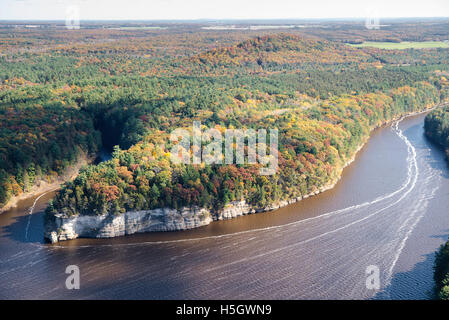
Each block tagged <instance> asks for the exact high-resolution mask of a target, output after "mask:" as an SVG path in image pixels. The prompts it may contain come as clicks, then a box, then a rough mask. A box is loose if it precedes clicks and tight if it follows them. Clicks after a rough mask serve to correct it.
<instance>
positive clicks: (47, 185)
mask: <svg viewBox="0 0 449 320" xmlns="http://www.w3.org/2000/svg"><path fill="white" fill-rule="evenodd" d="M92 161H93V159H92V158H89V157H88V156H87V155H85V154H82V155H81V156H80V157H79V158H78V160H77V161H76V162H75V163H74V164H73V165H72V166H70V167H69V168H67V169H66V170H65V172H64V173H63V174H62V175H59V176H57V177H51V178H49V179H50V180H51V182H49V181H48V180H44V179H43V178H41V179H39V180H38V181H37V182H36V183H35V184H34V185H33V186H32V187H31V188H30V190H29V191H28V192H24V193H22V194H20V195H18V196H13V197H11V199H9V201H8V202H7V203H6V205H5V206H3V207H2V208H0V214H1V213H3V212H5V211H7V210H9V209H12V208H14V207H16V206H17V203H18V202H19V201H22V200H26V199H28V198H32V197H36V196H38V195H40V194H42V193H46V192H50V191H55V190H57V189H59V188H60V187H61V184H63V183H65V182H67V181H69V180H72V179H74V178H75V177H76V176H77V175H78V172H79V170H80V169H81V167H82V166H85V165H88V164H90V163H92Z"/></svg>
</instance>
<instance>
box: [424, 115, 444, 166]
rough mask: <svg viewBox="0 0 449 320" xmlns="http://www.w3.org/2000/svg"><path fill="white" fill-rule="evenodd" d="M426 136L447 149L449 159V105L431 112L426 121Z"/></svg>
mask: <svg viewBox="0 0 449 320" xmlns="http://www.w3.org/2000/svg"><path fill="white" fill-rule="evenodd" d="M424 127H425V130H426V136H427V137H428V138H429V139H431V140H432V141H434V142H435V143H437V144H439V145H441V146H442V147H443V148H444V149H445V150H446V157H447V159H448V160H449V107H445V108H442V109H437V110H434V111H432V112H431V113H429V114H428V115H427V116H426V118H425V122H424Z"/></svg>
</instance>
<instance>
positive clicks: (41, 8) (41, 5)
mask: <svg viewBox="0 0 449 320" xmlns="http://www.w3.org/2000/svg"><path fill="white" fill-rule="evenodd" d="M72 6H77V8H78V9H77V11H78V12H79V16H80V18H81V20H159V19H295V18H299V19H300V18H348V17H349V18H352V17H367V16H378V17H449V0H424V1H423V0H420V1H416V0H370V1H367V0H220V1H216V0H0V20H65V19H66V18H67V14H68V13H67V12H71V11H70V10H71V9H68V8H71V7H72Z"/></svg>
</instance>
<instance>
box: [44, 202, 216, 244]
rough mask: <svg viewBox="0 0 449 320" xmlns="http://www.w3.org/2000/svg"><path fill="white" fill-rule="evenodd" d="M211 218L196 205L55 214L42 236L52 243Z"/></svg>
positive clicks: (182, 227) (191, 225) (172, 227)
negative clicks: (68, 215) (113, 211)
mask: <svg viewBox="0 0 449 320" xmlns="http://www.w3.org/2000/svg"><path fill="white" fill-rule="evenodd" d="M211 221H212V218H211V214H210V212H209V210H207V209H204V208H197V207H196V208H183V209H181V210H176V209H168V208H163V209H154V210H146V211H129V212H125V213H124V214H121V215H113V214H106V215H102V216H87V215H83V216H81V215H78V216H74V217H65V216H63V215H55V216H54V217H53V218H52V219H49V220H47V221H46V222H45V238H46V239H48V240H49V241H50V242H52V243H55V242H58V241H62V240H70V239H76V238H78V237H84V238H112V237H118V236H124V235H130V234H133V233H138V232H150V231H176V230H187V229H192V228H197V227H201V226H205V225H208V224H209V223H210V222H211Z"/></svg>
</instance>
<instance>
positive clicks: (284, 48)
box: [190, 34, 374, 70]
mask: <svg viewBox="0 0 449 320" xmlns="http://www.w3.org/2000/svg"><path fill="white" fill-rule="evenodd" d="M370 60H371V61H372V62H374V60H373V59H372V58H371V56H370V55H368V54H367V53H366V52H363V51H361V50H357V49H354V48H350V47H348V46H347V45H344V44H339V43H332V42H329V41H327V40H322V39H319V40H318V39H313V38H305V37H301V36H297V35H290V34H277V35H267V36H261V37H256V38H252V39H249V40H246V41H244V42H241V43H238V44H236V45H233V46H230V47H223V48H216V49H213V50H210V51H207V52H203V53H200V54H198V55H196V56H194V57H191V58H190V62H192V63H195V64H199V65H200V66H208V67H213V68H226V69H229V68H235V67H252V68H255V69H260V70H264V69H276V67H280V66H282V67H283V69H286V70H294V69H295V68H297V67H298V66H300V65H304V64H345V63H366V62H369V61H370ZM287 65H288V67H287Z"/></svg>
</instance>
